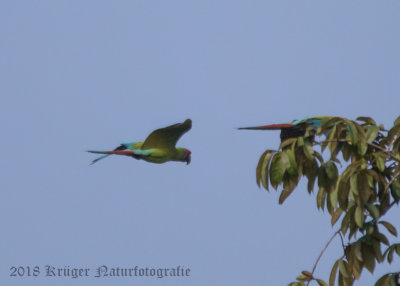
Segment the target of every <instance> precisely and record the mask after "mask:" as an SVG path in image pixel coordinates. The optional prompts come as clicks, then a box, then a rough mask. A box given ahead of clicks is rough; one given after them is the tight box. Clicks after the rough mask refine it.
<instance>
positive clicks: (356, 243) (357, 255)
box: [353, 241, 363, 261]
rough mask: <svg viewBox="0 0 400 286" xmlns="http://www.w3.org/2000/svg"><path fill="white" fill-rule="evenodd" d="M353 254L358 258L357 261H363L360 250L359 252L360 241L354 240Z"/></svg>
mask: <svg viewBox="0 0 400 286" xmlns="http://www.w3.org/2000/svg"><path fill="white" fill-rule="evenodd" d="M353 245H354V255H355V257H356V258H357V259H358V261H363V258H362V252H361V245H362V243H361V242H360V241H357V242H355V243H354V244H353Z"/></svg>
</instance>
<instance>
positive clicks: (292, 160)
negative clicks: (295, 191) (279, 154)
mask: <svg viewBox="0 0 400 286" xmlns="http://www.w3.org/2000/svg"><path fill="white" fill-rule="evenodd" d="M286 154H287V157H288V159H289V167H288V169H287V172H288V173H289V175H291V176H297V175H298V171H297V162H296V157H295V155H294V151H293V150H291V149H288V150H286Z"/></svg>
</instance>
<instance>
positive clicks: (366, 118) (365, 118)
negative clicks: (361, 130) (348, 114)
mask: <svg viewBox="0 0 400 286" xmlns="http://www.w3.org/2000/svg"><path fill="white" fill-rule="evenodd" d="M357 120H358V121H364V122H365V123H367V124H369V125H376V122H375V120H373V119H372V118H371V117H365V116H360V117H357Z"/></svg>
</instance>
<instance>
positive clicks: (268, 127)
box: [238, 123, 293, 130]
mask: <svg viewBox="0 0 400 286" xmlns="http://www.w3.org/2000/svg"><path fill="white" fill-rule="evenodd" d="M290 127H293V124H290V123H284V124H270V125H262V126H253V127H240V128H238V129H246V130H279V129H282V128H290Z"/></svg>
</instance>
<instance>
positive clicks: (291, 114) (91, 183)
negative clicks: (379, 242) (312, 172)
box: [0, 0, 400, 286]
mask: <svg viewBox="0 0 400 286" xmlns="http://www.w3.org/2000/svg"><path fill="white" fill-rule="evenodd" d="M399 13H400V1H394V0H393V1H389V0H388V1H366V0H362V1H361V0H359V1H317V0H307V1H298V0H296V1H295V0H292V1H288V0H286V1H285V0H284V1H261V0H251V1H250V0H247V1H244V0H241V1H238V0H236V1H234V0H229V1H228V0H226V1H216V0H213V1H211V0H208V1H206V0H202V1H187V0H181V1H176V0H169V1H165V0H163V1H133V0H132V1H45V0H43V1H2V3H1V4H0V36H1V43H2V44H1V45H0V78H1V84H0V94H1V105H0V120H1V122H2V123H3V124H2V140H1V142H0V147H1V150H3V154H2V158H1V161H0V170H1V174H2V175H1V180H0V189H1V199H0V223H1V228H2V235H1V238H0V250H1V256H2V259H1V262H0V282H1V283H0V284H2V285H8V286H9V285H10V286H12V285H22V284H23V283H24V284H25V283H26V285H111V284H112V285H286V284H287V283H288V282H290V281H293V280H294V279H295V277H296V276H297V275H298V274H299V273H300V271H301V270H305V269H308V270H310V269H311V268H312V265H313V263H314V261H315V259H316V258H317V256H318V254H319V252H320V250H321V249H322V248H323V246H324V245H325V243H326V242H327V240H328V239H329V237H330V236H331V234H332V233H333V231H334V230H335V229H336V227H335V228H334V229H332V228H331V227H330V224H329V220H330V217H329V215H327V214H326V213H325V214H324V213H322V212H319V211H317V210H316V206H315V196H309V195H308V194H307V192H306V190H305V188H304V186H303V185H302V186H301V187H300V188H299V189H298V190H296V191H295V193H294V194H293V195H292V196H291V197H290V198H289V199H288V200H287V201H286V202H285V204H284V205H281V206H280V205H278V194H277V193H275V192H271V193H267V192H265V191H263V190H260V189H258V187H257V185H256V183H255V167H256V164H257V161H258V158H259V156H260V155H261V153H262V152H263V151H264V150H265V149H268V148H276V147H277V146H278V144H279V132H245V131H238V130H236V129H235V128H236V127H239V126H248V125H252V124H267V123H281V122H287V121H291V120H293V119H299V118H302V117H305V116H311V115H338V116H344V117H348V118H351V119H355V118H356V117H357V116H360V115H365V116H371V117H373V118H375V119H376V120H377V121H378V122H379V123H383V124H385V125H386V126H390V124H391V123H392V122H393V120H394V119H395V118H396V117H397V116H398V115H399V106H400V104H399V102H400V94H399V91H400V68H399V67H400V56H399V51H400V37H399V27H400V17H399ZM186 118H191V119H192V120H193V128H192V130H191V131H190V132H188V133H187V134H185V135H184V136H183V137H182V139H181V140H180V141H179V142H178V146H181V147H186V148H188V149H190V150H191V151H192V163H191V164H190V165H189V166H186V165H185V164H183V163H179V162H172V163H166V164H164V165H157V164H150V163H146V162H143V161H136V160H134V159H130V158H120V157H112V158H108V159H106V160H104V161H101V162H99V163H97V164H95V165H93V166H89V163H90V162H91V160H93V159H94V158H95V156H94V155H93V154H88V153H85V152H84V151H85V150H87V149H100V150H101V149H110V148H114V147H116V146H117V145H118V144H119V143H121V142H127V141H140V140H143V139H145V137H146V136H147V135H148V133H149V132H151V131H152V130H154V129H156V128H160V127H164V126H167V125H170V124H173V123H177V122H182V121H184V120H185V119H186ZM399 215H400V210H399V209H393V210H392V211H391V213H390V214H388V215H387V220H389V221H395V225H396V226H397V227H398V228H399V227H400V224H399V222H398V217H399ZM392 241H396V239H394V240H393V239H392ZM397 241H398V240H397ZM340 255H341V246H340V242H339V240H335V241H334V243H333V244H332V245H331V247H330V248H329V250H328V251H327V253H326V255H325V256H324V257H323V258H322V260H321V262H320V265H319V267H318V269H317V274H316V275H317V276H319V277H322V278H325V279H327V278H328V275H329V271H330V269H331V267H332V265H333V262H334V260H335V259H336V258H338V257H339V256H340ZM46 264H51V265H53V266H56V267H63V266H66V265H70V266H71V267H91V268H92V269H93V270H92V271H94V269H95V268H96V267H98V266H100V265H103V264H106V265H108V266H110V267H112V266H114V267H117V266H120V267H133V266H135V265H138V266H139V267H145V266H151V267H163V268H165V267H173V266H176V265H182V266H185V267H190V268H191V276H190V277H189V278H185V279H181V278H176V279H171V278H164V279H157V278H136V279H135V278H115V279H100V280H99V279H95V278H86V279H74V280H71V279H69V278H61V279H51V278H48V277H36V278H23V279H19V278H10V277H9V274H10V270H9V268H10V267H11V266H19V265H30V266H35V265H39V266H41V267H43V265H46ZM399 264H400V263H399V259H398V258H396V259H395V261H394V263H393V265H391V266H388V265H387V264H386V265H384V266H379V267H377V271H376V275H375V277H378V276H379V275H381V274H383V273H385V272H387V271H394V270H399V268H400V267H399ZM92 273H93V272H92ZM373 281H376V278H371V276H370V275H369V273H368V272H363V279H362V281H360V282H358V283H356V284H355V285H372V284H373Z"/></svg>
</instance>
